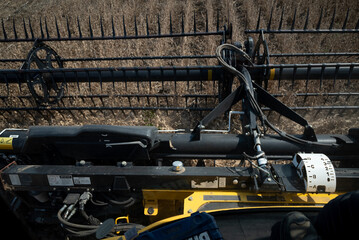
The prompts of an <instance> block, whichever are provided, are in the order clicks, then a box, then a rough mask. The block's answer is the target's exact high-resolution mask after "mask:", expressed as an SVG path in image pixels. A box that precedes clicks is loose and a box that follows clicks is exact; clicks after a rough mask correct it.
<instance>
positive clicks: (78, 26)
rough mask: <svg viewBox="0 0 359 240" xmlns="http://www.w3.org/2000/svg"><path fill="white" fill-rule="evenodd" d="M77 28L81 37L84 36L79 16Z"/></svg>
mask: <svg viewBox="0 0 359 240" xmlns="http://www.w3.org/2000/svg"><path fill="white" fill-rule="evenodd" d="M77 29H78V31H79V37H80V38H82V32H81V25H80V19H79V16H77Z"/></svg>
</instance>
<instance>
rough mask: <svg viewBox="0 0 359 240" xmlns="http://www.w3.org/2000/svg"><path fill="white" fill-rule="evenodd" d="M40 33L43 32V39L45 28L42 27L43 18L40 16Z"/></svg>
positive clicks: (42, 37)
mask: <svg viewBox="0 0 359 240" xmlns="http://www.w3.org/2000/svg"><path fill="white" fill-rule="evenodd" d="M40 33H41V39H44V38H45V34H44V30H43V29H42V19H41V17H40Z"/></svg>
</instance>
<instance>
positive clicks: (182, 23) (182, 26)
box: [181, 13, 359, 33]
mask: <svg viewBox="0 0 359 240" xmlns="http://www.w3.org/2000/svg"><path fill="white" fill-rule="evenodd" d="M358 22H359V20H358ZM181 29H182V33H184V20H183V13H182V22H181Z"/></svg>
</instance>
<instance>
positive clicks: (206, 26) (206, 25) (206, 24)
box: [206, 11, 208, 32]
mask: <svg viewBox="0 0 359 240" xmlns="http://www.w3.org/2000/svg"><path fill="white" fill-rule="evenodd" d="M206 32H208V13H207V11H206Z"/></svg>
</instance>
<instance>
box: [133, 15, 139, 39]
mask: <svg viewBox="0 0 359 240" xmlns="http://www.w3.org/2000/svg"><path fill="white" fill-rule="evenodd" d="M134 24H135V36H136V37H137V36H138V30H137V20H136V16H135V22H134Z"/></svg>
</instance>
